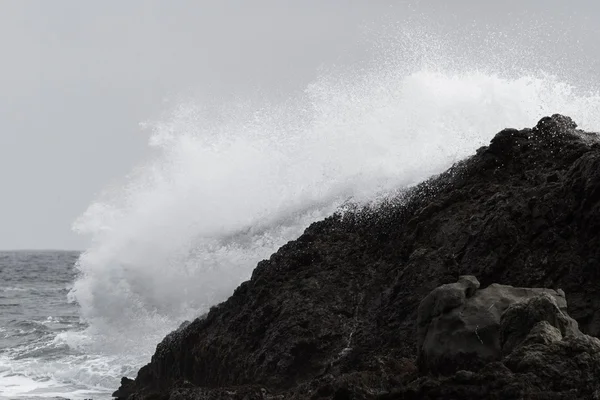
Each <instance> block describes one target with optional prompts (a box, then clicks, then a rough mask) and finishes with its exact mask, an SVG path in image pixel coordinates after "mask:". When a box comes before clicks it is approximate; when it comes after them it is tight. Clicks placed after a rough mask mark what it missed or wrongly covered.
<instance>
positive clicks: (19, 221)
mask: <svg viewBox="0 0 600 400" xmlns="http://www.w3.org/2000/svg"><path fill="white" fill-rule="evenodd" d="M409 16H418V17H419V18H422V19H425V20H429V21H430V22H431V24H432V25H434V26H436V27H439V29H441V30H447V31H449V32H451V31H462V32H463V33H464V32H465V31H468V27H469V26H470V24H472V23H473V22H477V23H478V24H479V26H486V25H487V26H498V27H502V26H503V25H506V24H508V23H510V22H511V21H515V20H519V21H521V22H522V23H528V21H531V23H532V24H540V23H541V25H542V26H546V25H544V24H550V25H549V26H552V27H553V28H552V29H548V30H546V29H544V30H543V32H540V33H539V35H540V37H545V39H543V40H545V41H546V43H552V44H551V45H550V44H548V46H549V47H552V49H551V50H552V51H541V52H540V57H548V63H552V62H553V61H552V60H553V57H555V56H556V54H557V52H558V53H563V55H562V56H561V57H562V58H561V59H563V60H568V61H566V65H567V66H568V67H569V68H571V67H572V68H577V69H579V70H581V71H583V72H582V73H583V74H584V75H586V74H588V75H586V76H587V78H589V79H592V78H591V77H593V78H597V77H598V76H597V73H595V72H594V71H598V70H600V68H598V67H599V64H598V60H599V59H600V48H599V46H600V45H599V44H598V43H597V42H598V38H599V37H600V31H598V28H596V25H597V22H598V21H600V5H598V3H597V2H596V1H592V0H590V1H581V0H575V1H570V2H565V1H562V0H561V1H556V0H555V1H541V0H540V1H526V2H523V1H518V2H517V1H501V2H498V1H481V0H478V1H471V0H458V1H456V0H455V1H451V2H450V1H442V0H440V1H425V0H423V1H412V2H407V1H395V2H394V1H378V0H362V1H353V0H301V1H300V0H297V1H291V0H273V1H259V0H253V1H248V0H238V1H223V0H219V1H208V0H193V1H184V0H170V1H155V0H127V1H122V0H118V1H107V0H104V1H93V2H92V1H79V0H71V1H63V0H54V1H48V0H39V1H33V0H0V50H1V60H2V62H1V64H0V185H1V186H0V187H1V188H2V190H1V192H0V249H17V248H57V249H58V248H60V249H81V248H83V247H85V245H86V239H85V238H81V237H78V236H77V235H76V234H74V233H72V232H71V224H72V222H73V220H74V219H75V218H76V217H77V216H78V215H80V214H81V213H82V212H83V211H84V210H85V209H86V207H87V205H88V204H89V203H90V202H91V201H92V200H93V199H94V198H95V197H96V196H97V194H98V193H99V192H100V191H101V190H102V189H103V188H104V187H106V186H107V185H108V184H110V183H111V182H113V181H115V180H117V179H119V178H121V177H122V176H124V175H125V174H126V173H127V172H128V171H129V170H130V169H131V168H132V167H133V166H134V165H136V164H138V163H139V162H140V161H141V160H143V159H144V157H146V156H147V155H148V150H147V146H146V143H147V133H145V132H143V131H142V130H141V129H140V128H139V126H138V123H139V122H142V121H144V120H148V119H155V118H157V117H158V116H159V115H160V113H161V112H163V111H164V110H165V104H164V99H165V98H173V97H178V96H188V95H192V96H194V97H198V96H221V97H228V96H231V95H237V96H240V95H241V96H243V95H244V94H249V93H251V92H252V91H254V90H256V88H261V90H263V91H265V92H267V93H272V94H273V95H275V94H278V95H281V94H284V95H285V94H286V93H290V92H292V91H297V90H301V89H302V88H303V87H304V86H305V85H306V84H307V83H309V82H310V81H312V80H313V79H314V78H315V76H316V74H317V71H318V69H319V68H320V67H321V66H330V65H334V64H335V65H353V64H354V63H357V62H359V61H360V60H363V59H367V58H368V57H369V51H370V48H369V46H368V44H367V41H365V40H364V38H365V34H364V30H365V26H371V27H373V26H378V25H381V24H389V23H394V22H397V21H400V22H401V21H403V19H405V18H407V17H409ZM548 21H549V22H548ZM513 33H514V32H513Z"/></svg>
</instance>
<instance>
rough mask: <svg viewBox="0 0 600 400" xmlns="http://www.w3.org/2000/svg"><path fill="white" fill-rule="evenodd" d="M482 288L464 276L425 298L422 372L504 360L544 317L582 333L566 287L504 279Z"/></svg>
mask: <svg viewBox="0 0 600 400" xmlns="http://www.w3.org/2000/svg"><path fill="white" fill-rule="evenodd" d="M478 288H479V282H478V281H477V279H476V278H475V277H474V276H461V277H460V278H459V281H458V282H456V283H454V284H447V285H442V286H440V287H438V288H436V289H434V290H433V291H432V292H431V293H430V294H429V295H427V296H426V297H425V298H424V299H423V300H422V301H421V304H420V305H419V310H418V319H417V335H418V338H417V343H418V364H419V368H420V369H421V371H424V372H432V373H441V374H446V373H453V372H455V371H458V370H461V369H464V370H476V369H477V368H479V367H480V366H482V365H485V364H487V363H489V362H493V361H498V360H501V359H502V357H503V355H506V352H507V351H509V350H512V349H513V348H515V346H516V345H518V344H519V343H520V342H522V341H523V340H525V339H526V337H527V335H528V334H529V332H530V331H531V329H532V328H533V327H534V326H535V325H536V324H537V323H538V322H542V321H547V322H548V323H549V324H550V325H551V326H555V327H557V328H558V329H559V332H560V333H561V335H563V336H564V335H568V334H573V333H576V332H579V330H578V329H577V323H576V322H575V321H574V320H572V319H571V318H570V317H568V316H567V314H566V309H567V302H566V299H565V294H564V292H563V291H562V290H558V291H556V290H553V289H543V288H518V287H513V286H507V285H499V284H492V285H490V286H488V287H487V288H485V289H480V290H478ZM511 307H512V308H511ZM509 309H510V311H509V312H508V314H507V316H506V318H505V320H504V325H502V317H503V314H504V313H505V312H506V311H507V310H509ZM503 349H504V352H503Z"/></svg>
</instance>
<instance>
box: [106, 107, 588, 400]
mask: <svg viewBox="0 0 600 400" xmlns="http://www.w3.org/2000/svg"><path fill="white" fill-rule="evenodd" d="M597 231H600V144H599V143H598V139H597V135H596V134H591V133H585V132H583V131H580V130H577V129H576V125H575V124H574V123H573V122H572V121H571V120H570V119H569V118H567V117H562V116H559V115H555V116H552V117H546V118H544V119H542V120H541V121H540V122H539V123H538V124H537V126H536V127H534V128H533V129H524V130H514V129H506V130H504V131H502V132H500V133H498V134H497V135H496V136H495V137H494V139H493V140H492V141H491V143H490V145H489V146H487V147H482V148H480V149H479V150H478V151H477V153H476V154H475V155H474V156H472V157H471V158H469V159H467V160H465V161H463V162H460V163H458V164H457V165H455V166H453V167H452V168H451V169H450V170H448V171H447V172H445V173H443V174H441V175H439V176H437V177H434V178H432V179H430V180H428V181H426V182H424V183H422V184H421V185H419V186H417V187H415V188H413V189H411V190H409V191H407V192H405V193H403V194H401V195H399V196H397V197H396V198H394V199H391V200H389V201H387V202H386V203H385V204H381V205H378V206H377V207H373V208H360V209H355V210H352V211H349V212H346V213H344V214H343V215H341V214H340V215H334V216H332V217H330V218H327V219H325V220H324V221H320V222H316V223H314V224H312V225H311V226H310V227H309V228H308V229H306V231H305V232H304V234H303V235H302V236H301V237H299V238H298V239H297V240H295V241H292V242H289V243H288V244H286V245H285V246H283V247H282V248H281V249H279V250H278V251H277V253H275V254H273V255H272V256H271V258H270V259H269V260H266V261H262V262H260V263H259V264H258V266H257V267H256V269H255V270H254V272H253V274H252V278H251V279H250V280H249V281H247V282H244V283H243V284H241V285H240V286H239V287H238V288H237V289H236V290H235V292H234V293H233V295H232V296H231V297H230V298H229V299H228V300H227V301H225V302H223V303H221V304H219V305H218V306H215V307H213V308H212V309H211V310H210V312H209V313H208V315H207V316H206V317H205V318H203V319H196V320H195V321H193V322H192V323H190V324H189V325H187V326H183V327H181V328H180V329H179V330H177V331H176V332H173V333H171V334H170V335H168V336H167V337H166V338H165V339H164V340H163V342H162V343H160V344H159V345H158V347H157V350H156V353H155V355H154V356H153V357H152V361H151V362H150V364H148V365H146V366H145V367H143V368H142V369H141V370H140V371H139V374H138V376H137V378H136V379H135V381H129V380H126V379H124V381H123V385H122V386H121V388H120V389H119V390H118V391H117V392H116V393H115V395H116V396H117V397H119V398H122V399H125V398H128V397H129V398H130V399H151V398H152V399H169V398H171V399H192V398H198V399H200V398H202V399H204V398H206V399H209V398H215V399H216V398H240V399H242V398H247V399H252V398H256V399H261V398H336V399H350V398H357V399H358V398H377V397H379V398H399V399H400V398H415V399H417V398H439V399H443V398H445V399H450V398H457V399H458V398H494V396H496V395H497V396H500V397H497V398H586V397H588V398H593V397H591V396H594V394H593V393H594V390H595V389H593V387H594V383H589V379H592V381H591V382H594V379H596V378H598V379H600V362H598V360H600V356H599V355H598V354H597V353H594V351H595V350H594V349H593V348H591V347H590V348H584V349H583V351H584V352H586V351H587V352H588V353H589V354H590V361H589V365H588V364H586V366H579V367H578V366H575V367H573V366H570V367H568V368H570V369H573V368H575V369H577V368H583V369H585V368H588V369H589V371H588V369H586V370H585V371H583V372H582V373H581V374H575V375H574V377H572V381H573V382H572V383H573V385H572V387H570V386H569V385H567V384H565V385H563V386H564V387H565V388H561V387H558V386H557V385H556V384H555V380H554V379H553V378H552V377H551V374H546V375H547V376H546V375H545V377H544V376H537V375H535V374H536V372H535V371H537V370H538V369H539V368H537V369H535V370H533V371H529V370H526V371H524V372H523V371H519V370H518V367H515V365H516V364H514V363H513V364H510V363H508V364H506V363H505V364H502V367H499V366H497V365H496V366H495V367H489V368H488V367H480V366H477V367H475V366H474V367H473V369H475V371H471V372H467V371H459V372H458V373H455V372H453V374H455V375H451V374H450V375H448V376H445V377H433V376H428V375H426V372H423V371H421V372H419V369H418V368H417V363H416V356H417V326H416V322H417V309H418V306H419V303H420V302H421V300H422V299H423V298H424V297H425V296H427V295H428V293H429V292H430V291H431V290H433V289H434V288H436V287H437V286H440V285H442V284H446V283H452V282H456V281H457V279H458V277H459V276H461V275H474V276H476V277H477V279H478V280H479V282H480V284H481V287H482V288H485V287H487V286H489V285H490V284H492V283H500V284H505V285H513V286H520V287H534V288H535V287H538V288H541V287H543V288H550V289H559V288H560V289H562V290H564V292H565V294H566V301H567V306H568V314H569V315H570V316H571V317H572V318H573V319H575V320H576V321H577V322H578V323H579V329H580V330H581V332H583V333H584V334H587V335H591V336H599V335H600V236H599V235H598V234H597ZM586 343H587V342H586ZM573 346H575V345H573ZM581 346H583V347H585V346H584V345H581ZM581 346H580V348H581ZM567 347H568V346H567ZM567 347H564V348H562V347H561V349H562V350H560V351H559V350H556V352H555V353H552V354H558V355H557V356H556V357H559V358H560V357H570V356H571V354H570V351H571V350H569V349H571V347H568V348H567ZM561 351H562V353H561ZM588 353H586V354H588ZM523 357H525V356H523ZM552 360H554V359H553V358H552V357H549V358H548V362H551V361H552ZM517 364H518V363H517ZM486 368H488V369H489V370H488V369H486ZM565 368H567V367H565ZM559 372H560V371H559ZM571 372H572V371H571ZM456 374H459V375H456ZM460 374H462V375H460ZM486 374H487V375H486ZM519 374H521V375H519ZM522 374H526V375H522ZM527 374H529V375H527ZM457 376H458V377H457ZM519 376H520V378H519ZM523 376H525V378H523ZM581 376H585V377H586V378H585V379H587V380H586V381H585V382H584V381H581V380H582V379H584V378H580V377H581ZM527 377H528V378H527ZM585 379H584V380H585ZM490 382H491V383H490ZM494 382H495V383H494ZM498 382H500V383H498ZM528 382H533V383H531V384H530V383H528ZM494 384H496V385H497V386H493V385H494ZM511 384H512V385H513V386H510V385H511ZM498 385H499V386H498ZM507 385H508V386H509V387H513V389H514V390H513V391H512V392H511V391H509V392H507V393H508V394H507V393H504V392H502V393H504V394H498V393H500V392H501V391H500V390H499V389H497V387H504V386H507ZM515 385H516V386H515ZM519 385H520V386H519ZM590 385H591V386H590ZM567 386H569V387H567ZM494 387H496V389H494ZM511 393H512V394H511ZM536 393H537V394H538V395H539V397H536V396H537V395H536ZM551 395H552V396H553V395H556V396H559V397H552V396H551ZM597 395H598V398H600V390H598V392H597ZM511 396H513V397H511ZM560 396H562V397H560ZM573 396H574V397H573ZM577 396H579V397H577Z"/></svg>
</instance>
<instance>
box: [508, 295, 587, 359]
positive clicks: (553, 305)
mask: <svg viewBox="0 0 600 400" xmlns="http://www.w3.org/2000/svg"><path fill="white" fill-rule="evenodd" d="M561 300H563V301H564V298H563V297H561ZM563 310H566V307H563ZM563 310H561V309H560V308H559V305H558V303H557V301H556V297H554V296H550V295H548V294H546V293H544V294H542V295H539V296H536V297H534V298H532V299H530V300H528V301H526V302H522V303H516V304H512V305H511V306H510V307H508V309H507V310H506V311H505V312H504V313H503V314H502V320H501V327H500V333H501V338H500V339H501V346H502V353H503V354H510V353H511V352H512V351H513V349H514V348H515V347H516V346H518V345H519V344H520V343H521V342H523V340H525V338H526V337H527V336H528V335H531V333H530V332H531V331H532V329H533V328H534V326H536V324H538V323H539V322H546V323H548V324H549V325H550V326H552V327H554V328H556V329H557V330H558V332H559V333H560V336H561V337H562V336H567V335H580V334H581V332H580V331H579V328H578V327H577V321H575V320H574V319H573V318H571V317H569V316H568V315H566V314H565V313H564V312H563ZM538 329H542V327H538ZM536 332H537V331H536ZM548 333H549V334H550V336H553V334H552V333H550V332H548Z"/></svg>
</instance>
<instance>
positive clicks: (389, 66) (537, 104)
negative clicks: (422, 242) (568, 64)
mask: <svg viewBox="0 0 600 400" xmlns="http://www.w3.org/2000/svg"><path fill="white" fill-rule="evenodd" d="M414 37H417V39H414ZM424 37H425V39H423V38H424ZM411 38H412V39H411ZM405 39H406V38H405ZM403 40H404V39H403ZM415 40H416V42H415ZM423 40H425V42H426V43H424V42H423ZM394 46H396V45H394ZM441 48H443V46H439V43H437V42H435V43H432V42H431V40H430V39H429V38H427V36H426V35H422V34H419V35H416V36H415V35H413V36H410V35H409V37H408V39H406V40H404V41H402V40H401V41H400V44H398V45H397V46H396V47H394V49H393V51H392V52H391V53H390V54H391V55H389V57H388V55H386V56H385V57H383V59H378V60H375V61H374V62H373V63H372V64H371V65H367V66H366V67H365V66H362V67H361V68H358V69H357V70H352V69H350V70H348V69H345V70H343V71H342V70H335V69H333V70H330V71H323V73H322V74H321V76H320V77H319V78H318V79H317V80H315V81H314V82H313V83H311V84H310V85H308V86H307V87H306V88H305V89H304V90H303V91H301V92H300V93H296V94H293V95H290V97H289V98H288V99H287V100H285V101H279V102H276V103H273V102H269V101H267V100H265V99H257V98H244V99H242V100H239V101H236V102H230V103H227V104H219V103H215V104H206V103H198V102H196V101H194V100H193V99H192V100H189V101H185V102H180V103H177V104H174V105H173V107H172V108H171V109H170V111H168V112H166V113H165V115H164V116H163V117H161V118H159V119H157V120H154V121H147V122H145V123H144V124H143V128H144V129H146V130H147V131H148V132H149V140H148V145H149V146H150V147H151V148H152V149H153V152H154V156H153V158H151V159H150V160H147V161H146V162H143V163H140V164H139V165H138V167H136V168H135V169H134V170H132V171H131V172H130V173H129V174H128V175H127V176H125V177H124V178H123V180H122V183H121V184H120V185H113V186H112V187H110V188H108V189H106V190H105V191H104V192H103V194H102V195H100V196H99V197H98V199H96V201H94V202H93V203H92V204H90V205H89V207H88V209H87V210H86V211H85V212H84V213H83V214H82V215H81V217H80V218H78V219H77V221H75V222H74V225H73V228H74V229H75V230H76V231H77V232H80V233H81V234H84V235H88V236H89V237H90V238H91V245H90V247H89V248H87V249H85V250H84V251H83V252H82V253H81V254H79V253H67V252H5V253H0V398H8V399H17V398H57V397H60V398H70V399H85V398H94V399H107V398H110V393H112V391H114V390H115V389H116V388H117V387H118V385H119V380H120V378H121V377H122V376H129V377H135V374H136V373H137V370H138V369H139V367H141V366H142V365H144V364H145V363H147V362H148V361H149V360H150V357H151V355H152V353H153V352H154V349H155V347H156V345H157V343H158V342H159V341H160V340H161V339H162V338H163V337H164V335H165V334H167V333H168V332H169V331H170V330H172V329H174V328H176V327H177V326H178V325H179V324H180V323H181V322H182V321H184V320H189V319H192V318H194V317H196V316H198V315H201V314H202V313H204V312H205V311H207V310H208V308H209V307H210V306H211V305H213V304H215V303H217V302H220V301H223V300H225V299H226V298H227V297H228V296H229V294H231V293H232V291H233V290H234V289H235V287H236V286H237V285H238V284H239V283H241V282H242V281H244V280H246V279H248V278H249V276H250V275H251V272H252V270H253V268H254V267H255V265H256V263H257V262H258V261H260V260H261V259H264V258H268V257H269V255H270V254H272V253H273V252H274V251H275V250H277V248H278V247H280V246H281V245H283V244H284V243H286V242H287V241H289V240H292V239H294V238H295V237H297V236H298V235H299V234H301V233H302V231H303V230H304V229H305V228H306V227H307V226H308V225H309V224H310V223H311V222H313V221H315V220H318V219H321V218H324V217H326V216H327V215H330V214H331V213H332V212H334V211H336V210H337V209H339V208H340V207H342V206H343V205H344V204H345V203H347V202H348V201H352V202H358V203H361V202H371V201H377V199H380V198H383V197H385V196H388V195H390V194H391V193H394V192H396V191H397V190H401V189H402V188H405V187H407V186H410V185H413V184H416V183H418V182H419V181H421V180H423V179H425V178H427V177H429V176H431V175H432V174H436V173H439V172H441V171H443V170H444V169H446V168H447V167H449V166H450V165H451V164H452V163H454V162H456V161H458V160H460V159H462V158H464V157H467V156H469V155H470V154H472V153H474V151H475V150H476V149H477V148H478V147H480V146H482V145H486V144H487V143H489V140H490V139H491V138H492V137H493V135H494V134H495V133H496V132H498V131H499V130H501V129H503V128H505V127H516V128H522V127H531V126H533V125H535V124H536V122H537V121H538V120H539V119H540V118H541V117H543V116H546V115H551V114H554V113H556V112H559V113H563V114H566V115H569V116H571V117H573V118H574V120H575V121H576V122H577V123H579V125H580V127H582V128H584V129H587V130H593V131H600V95H598V93H597V92H596V91H594V90H591V89H588V88H583V89H582V88H578V87H576V86H575V85H574V84H573V82H574V81H575V79H573V80H570V79H568V77H567V78H564V77H562V76H561V77H558V75H556V74H551V73H548V72H542V71H540V70H539V69H535V68H533V69H531V68H530V69H524V68H521V67H518V68H517V67H515V68H508V67H507V66H506V65H499V64H497V63H496V64H495V65H496V68H482V67H481V66H482V65H486V63H485V60H483V61H481V60H480V61H481V62H475V61H473V60H462V61H463V62H456V61H457V60H459V59H460V58H459V57H458V56H456V57H449V56H448V55H447V54H442V53H443V51H442V50H440V49H441ZM462 51H463V50H462V49H461V52H462ZM440 52H441V53H440ZM526 58H527V59H532V58H534V57H530V54H528V56H527V57H526ZM449 59H451V60H453V62H452V63H448V62H443V61H444V60H449ZM440 60H441V61H440Z"/></svg>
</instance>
